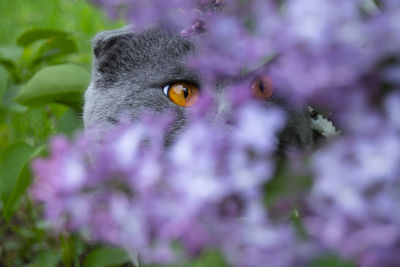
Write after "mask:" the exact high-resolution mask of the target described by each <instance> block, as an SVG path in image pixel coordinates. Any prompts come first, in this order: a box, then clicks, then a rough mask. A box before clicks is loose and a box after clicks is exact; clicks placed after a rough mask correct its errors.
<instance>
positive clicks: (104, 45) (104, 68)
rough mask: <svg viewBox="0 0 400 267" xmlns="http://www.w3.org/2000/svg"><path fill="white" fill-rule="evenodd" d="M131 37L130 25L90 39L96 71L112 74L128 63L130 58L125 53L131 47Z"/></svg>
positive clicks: (132, 36) (132, 37) (132, 35)
mask: <svg viewBox="0 0 400 267" xmlns="http://www.w3.org/2000/svg"><path fill="white" fill-rule="evenodd" d="M133 39H134V34H133V33H132V26H126V27H123V28H122V29H118V30H112V31H103V32H100V33H99V34H97V35H96V36H95V37H94V39H93V41H92V48H93V55H94V64H95V66H94V67H95V68H96V71H98V72H100V73H102V74H112V73H115V72H116V71H117V70H118V69H119V68H121V67H122V66H123V65H124V64H129V61H130V60H132V59H131V58H130V57H129V56H128V57H127V56H126V54H127V52H129V51H130V50H131V49H132V46H133Z"/></svg>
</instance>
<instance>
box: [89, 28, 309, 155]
mask: <svg viewBox="0 0 400 267" xmlns="http://www.w3.org/2000/svg"><path fill="white" fill-rule="evenodd" d="M92 47H93V54H94V63H93V68H92V80H91V83H90V85H89V87H88V89H87V90H86V92H85V97H84V99H85V103H84V112H83V120H84V126H85V128H89V127H92V126H94V125H96V129H98V132H97V134H98V135H99V136H101V135H102V134H103V132H104V131H106V130H107V129H109V128H110V127H112V126H113V125H114V124H115V123H117V122H118V119H119V117H120V116H121V115H125V116H129V117H130V118H131V119H132V120H133V121H134V120H136V119H138V117H139V116H140V115H141V114H142V113H143V112H144V111H146V110H151V111H155V112H159V113H164V112H166V111H172V112H173V113H174V114H175V115H176V116H175V120H174V123H173V126H172V130H171V131H170V132H169V134H168V136H167V137H166V138H167V143H171V142H173V140H175V139H176V138H179V137H178V136H179V133H180V132H181V131H182V130H183V129H184V127H185V125H186V122H187V120H188V116H187V107H184V106H182V105H179V103H178V104H176V103H174V102H173V101H171V97H168V96H170V95H168V94H169V93H168V92H167V91H166V90H168V89H169V88H171V86H176V84H179V83H182V82H183V83H184V85H186V87H188V88H189V87H191V86H193V87H194V88H195V89H197V87H201V77H200V76H199V74H198V73H196V72H195V71H193V70H191V69H189V68H188V67H187V66H185V59H186V58H187V56H189V55H191V54H193V53H196V41H195V40H194V39H193V38H187V37H182V36H181V35H179V34H174V33H171V32H169V31H167V30H165V29H163V28H162V27H160V26H156V27H152V28H150V29H148V30H146V31H144V32H142V33H138V34H136V33H133V32H132V29H131V27H129V26H127V27H124V28H122V29H117V30H111V31H104V32H101V33H99V34H97V35H96V36H95V38H94V39H93V41H92ZM261 86H263V85H262V84H261ZM262 89H264V88H263V87H262ZM216 92H217V95H219V97H217V98H218V99H221V98H222V101H217V105H219V106H220V107H222V106H224V100H223V98H224V93H223V88H222V90H221V88H218V90H216ZM188 93H190V92H185V94H188ZM178 97H179V96H178ZM185 97H186V95H185ZM268 101H270V102H272V103H275V104H276V105H278V106H280V107H282V108H283V109H284V110H286V111H287V114H288V120H287V124H286V127H285V128H284V130H283V131H282V132H281V133H280V135H279V140H280V145H279V151H285V150H286V149H288V148H289V147H293V146H297V147H300V148H308V147H310V146H311V144H312V138H313V137H312V135H313V134H312V130H311V128H310V120H309V118H308V116H307V114H306V113H305V112H304V111H303V110H301V109H300V110H299V109H297V108H294V107H293V106H292V105H290V104H289V102H288V101H285V99H281V98H279V97H275V96H274V97H272V98H271V99H269V100H268ZM181 104H182V103H181ZM217 110H224V108H219V109H217ZM224 112H226V110H225V111H224Z"/></svg>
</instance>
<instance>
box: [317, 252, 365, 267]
mask: <svg viewBox="0 0 400 267" xmlns="http://www.w3.org/2000/svg"><path fill="white" fill-rule="evenodd" d="M310 266H311V267H356V266H357V265H356V264H354V263H353V262H351V261H349V260H345V259H342V258H340V257H339V256H338V255H335V254H333V253H327V254H325V255H320V256H318V257H316V258H315V259H314V260H313V261H312V263H311V265H310Z"/></svg>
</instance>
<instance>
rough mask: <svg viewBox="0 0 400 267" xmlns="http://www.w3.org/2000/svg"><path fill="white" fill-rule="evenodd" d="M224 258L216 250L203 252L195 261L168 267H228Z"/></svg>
mask: <svg viewBox="0 0 400 267" xmlns="http://www.w3.org/2000/svg"><path fill="white" fill-rule="evenodd" d="M228 266H229V265H228V264H227V263H226V261H225V259H224V257H223V256H222V255H221V253H220V252H218V251H216V250H210V251H206V252H204V253H203V254H202V255H201V256H200V257H199V258H197V259H196V260H191V261H188V262H186V263H180V264H175V265H173V266H170V267H228Z"/></svg>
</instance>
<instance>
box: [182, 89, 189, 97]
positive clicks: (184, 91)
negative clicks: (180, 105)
mask: <svg viewBox="0 0 400 267" xmlns="http://www.w3.org/2000/svg"><path fill="white" fill-rule="evenodd" d="M188 96H189V91H188V89H187V88H186V87H183V97H184V98H185V99H186V98H187V97H188Z"/></svg>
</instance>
